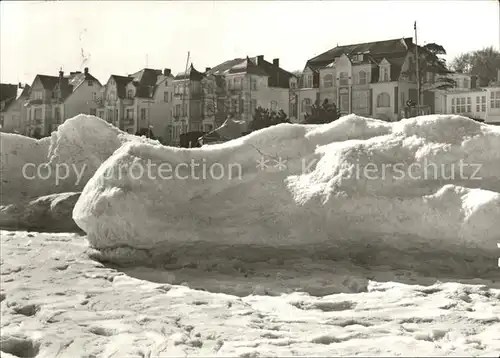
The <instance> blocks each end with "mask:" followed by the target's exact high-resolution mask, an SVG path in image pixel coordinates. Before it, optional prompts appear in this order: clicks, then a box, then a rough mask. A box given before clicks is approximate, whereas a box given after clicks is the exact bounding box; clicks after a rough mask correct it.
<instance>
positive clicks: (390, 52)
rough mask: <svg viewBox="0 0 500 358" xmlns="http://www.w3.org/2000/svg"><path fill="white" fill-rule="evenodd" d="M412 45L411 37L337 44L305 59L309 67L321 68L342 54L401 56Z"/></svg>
mask: <svg viewBox="0 0 500 358" xmlns="http://www.w3.org/2000/svg"><path fill="white" fill-rule="evenodd" d="M412 47H413V38H411V37H409V38H403V39H393V40H385V41H375V42H365V43H360V44H352V45H344V46H337V47H334V48H332V49H331V50H328V51H326V52H324V53H322V54H320V55H318V56H316V57H313V58H311V59H310V60H308V61H307V65H309V66H310V67H311V68H321V67H324V66H326V65H328V64H330V63H331V62H332V61H333V60H334V59H335V58H337V57H340V56H341V55H342V54H346V55H347V56H352V55H355V54H367V55H370V56H372V57H380V56H382V57H386V58H387V59H389V58H390V57H393V56H396V57H402V56H403V55H404V54H406V53H407V52H408V50H409V49H411V48H412Z"/></svg>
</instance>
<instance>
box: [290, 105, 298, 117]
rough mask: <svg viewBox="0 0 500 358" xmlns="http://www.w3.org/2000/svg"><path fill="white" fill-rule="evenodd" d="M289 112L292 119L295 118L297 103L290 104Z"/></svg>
mask: <svg viewBox="0 0 500 358" xmlns="http://www.w3.org/2000/svg"><path fill="white" fill-rule="evenodd" d="M290 112H291V116H292V117H297V103H292V104H291V108H290Z"/></svg>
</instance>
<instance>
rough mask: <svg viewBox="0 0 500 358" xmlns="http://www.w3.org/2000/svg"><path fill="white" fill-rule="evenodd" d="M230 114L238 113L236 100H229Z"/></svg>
mask: <svg viewBox="0 0 500 358" xmlns="http://www.w3.org/2000/svg"><path fill="white" fill-rule="evenodd" d="M231 112H233V113H236V112H238V100H237V99H236V98H233V99H232V100H231Z"/></svg>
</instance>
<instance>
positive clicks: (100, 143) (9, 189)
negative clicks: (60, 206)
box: [0, 114, 140, 204]
mask: <svg viewBox="0 0 500 358" xmlns="http://www.w3.org/2000/svg"><path fill="white" fill-rule="evenodd" d="M129 140H140V139H139V138H138V137H135V136H132V135H129V134H127V133H124V132H122V131H120V130H119V129H117V128H116V127H113V126H112V125H111V124H108V123H107V122H105V121H103V120H102V119H100V118H97V117H94V116H89V115H84V114H81V115H78V116H76V117H74V118H71V119H68V120H67V121H65V122H64V123H63V124H62V125H60V126H59V127H58V129H57V131H55V132H53V133H52V136H51V137H50V138H43V139H40V140H36V139H33V138H29V137H25V136H21V135H18V134H10V133H0V143H1V146H2V150H1V158H0V159H1V163H0V164H1V172H2V192H3V195H2V204H11V203H18V202H21V201H25V200H28V199H32V198H35V197H38V196H43V195H48V194H53V193H62V192H71V191H81V190H82V189H83V187H84V186H85V184H86V182H87V181H88V179H90V177H92V175H93V174H94V172H95V171H96V170H97V168H98V167H99V166H100V165H101V163H102V162H103V161H104V160H105V159H107V158H108V157H109V156H110V155H111V154H112V153H113V152H114V151H115V150H116V149H117V148H119V147H120V146H121V145H122V143H124V142H126V141H129ZM23 167H24V172H23Z"/></svg>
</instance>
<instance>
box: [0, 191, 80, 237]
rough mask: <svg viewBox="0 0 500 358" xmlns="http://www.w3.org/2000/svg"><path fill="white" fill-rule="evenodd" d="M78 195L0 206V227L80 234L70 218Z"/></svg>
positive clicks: (48, 196)
mask: <svg viewBox="0 0 500 358" xmlns="http://www.w3.org/2000/svg"><path fill="white" fill-rule="evenodd" d="M79 196H80V193H60V194H51V195H47V196H41V197H39V198H36V199H34V200H31V201H30V202H28V203H19V204H10V205H4V206H0V227H2V228H9V229H13V230H36V231H42V232H81V230H80V228H79V227H78V226H76V224H75V222H74V221H73V218H72V212H73V207H74V206H75V203H76V201H77V200H78V197H79Z"/></svg>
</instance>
